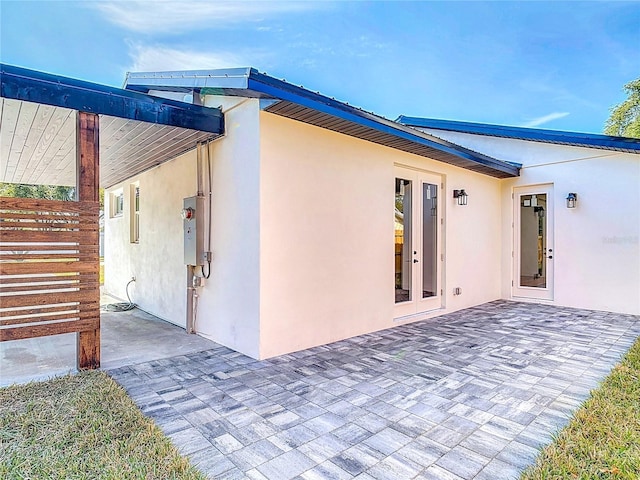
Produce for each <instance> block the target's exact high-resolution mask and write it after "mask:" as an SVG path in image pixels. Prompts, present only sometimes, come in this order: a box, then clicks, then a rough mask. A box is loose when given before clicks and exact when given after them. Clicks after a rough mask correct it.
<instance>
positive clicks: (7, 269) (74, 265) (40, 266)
mask: <svg viewBox="0 0 640 480" xmlns="http://www.w3.org/2000/svg"><path fill="white" fill-rule="evenodd" d="M99 271H100V265H99V264H98V262H86V261H79V262H28V263H25V262H18V263H5V262H1V263H0V275H18V274H20V273H25V274H26V273H68V272H79V273H90V272H94V273H95V272H99Z"/></svg>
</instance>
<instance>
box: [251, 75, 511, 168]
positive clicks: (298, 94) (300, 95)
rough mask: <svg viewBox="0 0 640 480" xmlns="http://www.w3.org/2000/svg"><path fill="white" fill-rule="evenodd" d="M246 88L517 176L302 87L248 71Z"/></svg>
mask: <svg viewBox="0 0 640 480" xmlns="http://www.w3.org/2000/svg"><path fill="white" fill-rule="evenodd" d="M248 88H249V90H254V91H258V92H260V93H263V94H266V95H268V96H271V97H274V98H279V99H281V100H287V101H290V102H293V103H297V104H299V105H303V106H306V107H308V108H312V109H314V110H317V111H320V112H323V113H327V114H330V115H334V116H336V117H338V118H342V119H344V120H349V121H353V122H355V123H358V124H360V125H364V126H367V127H370V128H373V129H375V130H378V131H381V132H384V133H389V134H392V135H396V136H398V137H401V138H404V139H406V140H410V141H413V142H416V143H419V144H421V145H425V146H428V147H431V148H434V149H436V150H440V151H442V152H445V153H448V154H450V155H454V156H457V157H459V158H463V159H465V160H468V161H472V162H475V163H479V164H481V165H484V166H486V167H489V168H492V169H495V170H498V171H500V172H504V173H507V174H509V175H513V176H518V175H519V169H520V167H521V166H520V165H514V164H512V163H508V162H503V161H502V160H498V159H496V158H493V157H490V156H488V155H484V154H481V153H478V152H475V151H473V150H469V149H468V148H465V147H462V146H460V145H457V144H455V143H452V142H449V141H447V140H444V139H441V138H438V137H435V136H433V135H429V134H427V133H424V132H420V131H418V130H415V129H413V128H411V127H405V126H403V125H401V124H399V123H396V122H394V121H392V120H388V119H386V118H384V117H380V116H378V115H375V114H373V113H370V112H367V111H365V110H362V109H360V108H357V107H353V106H351V105H349V104H347V103H343V102H340V101H338V100H336V99H334V98H330V97H327V96H325V95H322V94H320V93H314V92H312V91H310V90H307V89H305V88H304V87H298V86H295V85H292V84H290V83H287V82H285V81H283V80H278V79H275V78H273V77H270V76H268V75H265V74H262V73H259V72H258V71H256V70H255V69H252V70H251V74H250V76H249V84H248Z"/></svg>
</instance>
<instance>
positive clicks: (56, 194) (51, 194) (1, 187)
mask: <svg viewBox="0 0 640 480" xmlns="http://www.w3.org/2000/svg"><path fill="white" fill-rule="evenodd" d="M75 192H76V189H75V188H74V187H65V186H62V185H24V184H21V183H4V182H0V197H18V198H42V199H45V200H73V199H74V198H75V195H76V193H75Z"/></svg>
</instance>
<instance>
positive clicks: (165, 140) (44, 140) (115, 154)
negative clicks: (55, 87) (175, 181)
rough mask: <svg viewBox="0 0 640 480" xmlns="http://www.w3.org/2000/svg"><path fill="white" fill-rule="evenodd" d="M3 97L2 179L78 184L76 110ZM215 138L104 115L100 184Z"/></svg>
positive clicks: (112, 182)
mask: <svg viewBox="0 0 640 480" xmlns="http://www.w3.org/2000/svg"><path fill="white" fill-rule="evenodd" d="M1 100H2V103H0V109H1V114H0V158H1V159H2V163H1V165H0V181H2V182H9V183H23V184H44V185H75V183H76V167H75V162H76V128H75V127H76V116H75V110H71V109H68V108H64V107H54V106H51V105H44V104H39V103H32V102H24V101H22V100H12V99H7V98H2V99H1ZM212 137H214V135H212V134H211V133H208V132H201V131H198V130H190V129H187V128H181V127H173V126H169V125H160V124H156V123H147V122H141V121H138V120H129V119H126V118H118V117H113V116H109V115H100V184H101V186H103V187H110V186H112V185H115V184H117V183H119V182H121V181H123V180H125V179H127V178H130V177H132V176H134V175H137V174H139V173H141V172H143V171H145V170H148V169H150V168H153V167H155V166H156V165H159V164H161V163H163V162H165V161H167V160H170V159H171V158H174V157H175V156H177V155H180V154H181V153H184V152H186V151H189V150H191V149H193V148H195V147H196V144H197V143H198V142H204V141H207V140H209V139H211V138H212Z"/></svg>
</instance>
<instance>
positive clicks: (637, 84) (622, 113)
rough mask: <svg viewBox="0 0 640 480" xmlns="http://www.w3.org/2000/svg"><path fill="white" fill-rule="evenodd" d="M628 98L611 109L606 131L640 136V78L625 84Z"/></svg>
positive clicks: (634, 136)
mask: <svg viewBox="0 0 640 480" xmlns="http://www.w3.org/2000/svg"><path fill="white" fill-rule="evenodd" d="M624 90H625V91H626V92H627V95H628V97H627V99H626V100H625V101H624V102H622V103H621V104H619V105H616V106H615V107H613V108H612V109H611V115H610V116H609V119H608V120H607V123H605V126H604V133H606V134H607V135H615V136H618V137H632V138H640V78H637V79H636V80H633V81H631V82H629V83H627V84H626V85H625V86H624Z"/></svg>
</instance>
